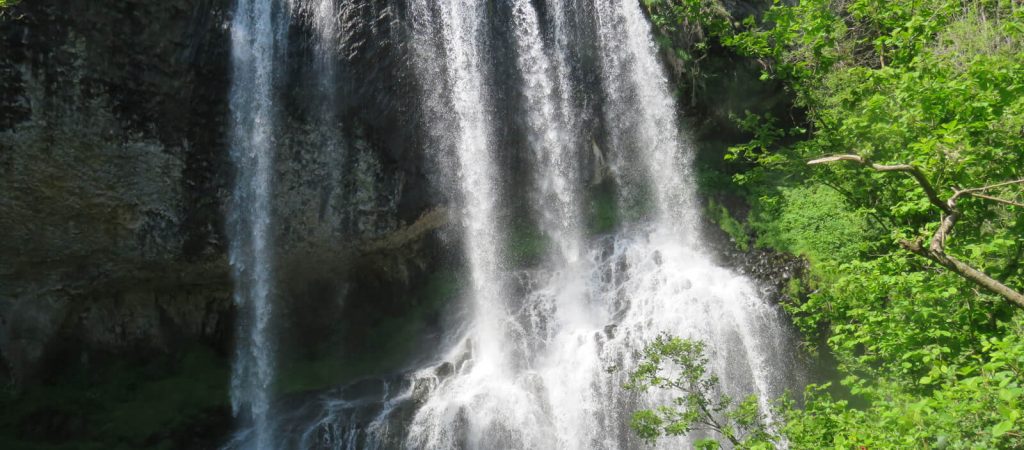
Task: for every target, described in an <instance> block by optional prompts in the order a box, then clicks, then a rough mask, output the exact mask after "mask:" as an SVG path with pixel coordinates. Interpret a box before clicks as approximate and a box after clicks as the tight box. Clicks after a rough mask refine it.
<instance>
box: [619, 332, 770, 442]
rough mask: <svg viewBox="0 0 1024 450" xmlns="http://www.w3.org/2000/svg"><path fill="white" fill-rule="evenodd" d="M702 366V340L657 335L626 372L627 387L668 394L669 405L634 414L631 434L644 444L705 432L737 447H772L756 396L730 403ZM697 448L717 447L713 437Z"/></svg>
mask: <svg viewBox="0 0 1024 450" xmlns="http://www.w3.org/2000/svg"><path fill="white" fill-rule="evenodd" d="M707 363H708V359H707V356H706V355H705V344H704V343H703V342H701V341H697V340H690V339H681V338H678V337H673V336H669V335H662V336H659V337H658V338H657V339H655V340H654V342H651V343H650V344H649V345H648V346H647V347H646V348H645V349H644V351H643V360H642V362H641V363H640V365H639V366H637V368H636V369H634V370H633V371H632V372H630V374H629V383H627V385H626V388H627V389H630V390H633V391H638V392H644V391H647V390H650V389H657V390H661V391H667V392H668V393H669V394H671V395H672V396H673V398H672V401H671V405H662V406H658V407H656V408H654V409H643V410H639V411H636V412H634V413H633V418H632V420H631V421H630V426H631V427H632V428H633V430H634V431H635V432H636V433H637V435H639V436H640V437H641V438H643V439H644V440H646V441H648V442H654V441H655V440H657V439H658V438H659V437H662V436H683V435H686V434H689V433H690V432H693V431H704V432H710V433H714V434H715V435H717V436H720V437H721V438H722V439H725V440H727V441H728V442H729V443H730V444H732V445H733V446H734V447H736V448H772V447H773V446H774V445H775V444H776V442H775V441H774V439H775V437H774V436H772V435H771V434H770V433H769V432H768V430H767V427H766V425H765V420H764V418H763V417H762V415H761V412H760V410H759V407H758V403H757V397H756V396H753V395H751V396H748V397H747V398H744V399H743V400H742V401H740V402H739V403H735V402H734V401H733V400H732V398H730V397H729V396H728V395H725V394H724V393H722V392H721V389H720V388H719V382H718V378H717V377H716V376H714V375H713V374H708V373H707ZM697 446H698V448H704V449H714V448H719V447H720V445H719V443H718V441H717V440H715V439H714V438H708V439H704V440H701V441H699V442H698V443H697Z"/></svg>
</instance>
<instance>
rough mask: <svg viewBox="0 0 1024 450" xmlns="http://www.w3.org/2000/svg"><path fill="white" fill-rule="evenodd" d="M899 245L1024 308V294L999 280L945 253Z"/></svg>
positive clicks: (906, 244)
mask: <svg viewBox="0 0 1024 450" xmlns="http://www.w3.org/2000/svg"><path fill="white" fill-rule="evenodd" d="M900 245H901V246H902V247H903V248H905V249H907V250H908V251H910V252H911V253H914V254H916V255H919V256H922V257H925V258H928V259H930V260H932V261H935V262H937V263H939V264H940V265H941V266H943V267H945V268H947V269H949V270H952V271H953V272H955V273H956V274H957V275H960V276H961V277H964V278H966V279H967V280H969V281H971V282H973V283H974V284H977V285H978V286H981V287H983V288H985V289H987V290H988V291H989V292H992V293H994V294H998V295H999V296H1001V297H1003V298H1005V299H1007V300H1009V301H1010V302H1011V303H1013V304H1014V305H1015V306H1017V307H1018V308H1024V294H1021V293H1020V292H1017V291H1016V290H1014V289H1012V288H1010V287H1008V286H1006V285H1005V284H1003V283H1001V282H999V280H996V279H995V278H992V277H990V276H988V275H987V274H985V273H984V272H982V271H980V270H978V269H975V268H974V267H971V266H969V265H967V264H965V263H963V262H962V261H960V260H958V259H956V258H954V257H952V256H950V255H948V254H946V253H937V252H935V251H934V249H931V248H924V247H923V246H921V244H920V243H919V242H911V241H902V242H900Z"/></svg>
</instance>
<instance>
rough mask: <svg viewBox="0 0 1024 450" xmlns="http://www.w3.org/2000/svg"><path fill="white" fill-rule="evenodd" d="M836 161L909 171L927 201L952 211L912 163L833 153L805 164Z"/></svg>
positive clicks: (886, 170) (887, 169)
mask: <svg viewBox="0 0 1024 450" xmlns="http://www.w3.org/2000/svg"><path fill="white" fill-rule="evenodd" d="M836 161H851V162H855V163H857V164H860V165H862V166H865V167H868V168H871V169H875V170H877V171H879V172H906V173H909V174H910V176H912V177H914V179H915V180H917V184H919V185H921V189H924V193H925V195H927V196H928V201H930V202H931V203H932V204H933V205H935V207H937V208H939V209H941V210H942V211H943V212H945V213H946V214H949V213H950V212H952V211H951V208H950V207H949V205H947V204H946V202H944V201H942V200H941V199H939V195H938V193H937V192H936V191H935V188H933V187H932V184H931V183H930V182H929V181H928V177H926V176H925V175H924V172H922V171H921V169H918V168H917V166H913V165H910V164H895V165H883V164H875V163H873V162H871V161H869V160H868V159H867V158H865V157H863V156H860V155H835V156H828V157H825V158H818V159H815V160H812V161H809V162H808V163H807V164H808V165H811V166H815V165H818V164H828V163H832V162H836Z"/></svg>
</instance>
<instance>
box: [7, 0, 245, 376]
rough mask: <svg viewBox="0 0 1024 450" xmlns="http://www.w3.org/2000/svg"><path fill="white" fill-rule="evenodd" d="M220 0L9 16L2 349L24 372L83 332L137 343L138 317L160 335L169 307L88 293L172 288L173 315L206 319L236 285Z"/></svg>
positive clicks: (96, 339) (30, 5) (123, 294)
mask: <svg viewBox="0 0 1024 450" xmlns="http://www.w3.org/2000/svg"><path fill="white" fill-rule="evenodd" d="M218 3H221V4H215V3H214V2H210V1H194V2H185V1H182V2H142V1H129V2H118V4H116V5H115V4H108V3H98V2H73V3H72V4H67V3H66V2H58V1H39V2H23V3H22V4H21V5H18V6H17V7H14V8H12V9H10V10H8V11H5V12H4V17H3V21H2V23H0V36H2V37H3V40H4V42H3V44H2V45H0V48H2V50H0V100H2V105H0V192H3V195H2V196H0V255H2V258H0V323H2V324H3V325H4V326H2V327H0V356H2V359H3V363H4V364H5V365H6V366H7V368H8V371H9V373H10V375H11V376H12V377H13V378H14V379H15V380H16V381H19V380H22V379H25V378H27V377H29V376H31V375H32V374H33V373H34V372H35V370H36V369H38V368H39V367H38V363H39V362H40V361H41V360H43V359H45V354H46V353H47V352H49V351H51V350H52V349H51V347H52V346H53V345H54V343H55V342H56V341H55V339H56V337H57V336H58V335H60V334H62V333H68V332H70V329H71V328H73V329H75V330H77V331H76V332H75V333H76V334H77V337H79V338H80V339H79V340H80V341H81V342H88V343H91V344H95V346H96V347H99V348H108V347H109V348H119V347H123V346H125V345H129V344H131V345H134V344H136V343H138V342H137V341H138V340H139V336H138V333H136V332H134V331H132V330H133V328H134V329H138V331H139V332H145V333H159V331H156V330H159V327H152V328H149V325H151V323H148V322H149V321H151V319H152V318H153V317H156V316H158V315H159V314H161V307H159V306H158V302H148V303H147V302H141V303H140V302H135V301H131V300H129V301H128V303H131V304H133V305H134V306H133V307H131V308H128V309H130V310H131V313H126V314H128V315H130V316H132V317H128V316H120V314H121V313H120V312H115V311H113V310H106V311H103V312H99V311H93V312H92V313H86V312H82V311H83V308H84V309H85V310H89V307H87V306H84V305H86V304H95V305H100V304H102V303H103V302H105V301H109V300H104V299H114V298H120V299H133V298H135V297H137V294H136V293H135V292H138V291H140V290H143V291H144V289H145V288H144V287H140V286H146V285H153V284H162V285H165V286H170V287H169V288H168V290H169V292H168V290H164V291H163V292H162V294H163V295H169V296H177V297H178V298H181V299H182V301H181V302H180V305H179V303H177V302H170V303H167V305H166V306H165V307H163V308H162V309H163V311H164V312H166V313H168V314H171V315H172V316H174V315H177V316H180V317H181V320H183V322H182V323H181V324H180V325H181V327H182V328H183V329H184V330H193V329H194V328H195V327H194V324H191V323H185V322H188V321H189V320H190V319H189V318H185V317H184V316H182V314H180V312H181V311H185V310H190V309H195V308H198V307H202V305H205V304H207V299H206V298H204V297H207V295H206V293H203V291H204V290H207V289H208V290H209V294H210V296H213V293H214V292H215V291H223V290H224V288H223V286H224V283H225V281H226V270H225V268H224V263H223V260H224V259H223V257H222V256H221V253H222V248H223V238H222V233H221V231H220V229H221V228H222V227H221V225H220V213H219V208H220V201H219V200H218V197H219V196H220V194H219V193H220V192H221V191H223V189H224V187H223V185H224V181H225V180H229V179H230V178H228V177H226V176H225V175H227V167H226V165H225V159H224V152H223V150H222V148H223V137H222V135H221V134H222V133H221V130H222V129H223V123H224V122H225V119H226V106H225V105H226V97H225V95H226V94H225V92H226V86H227V78H226V74H227V66H226V64H225V61H226V54H227V51H228V49H227V47H226V45H227V40H226V39H225V37H226V30H225V28H224V20H225V7H226V6H227V5H226V3H227V2H218ZM172 280H177V281H180V282H184V283H190V284H193V285H196V286H198V287H193V288H189V290H191V291H193V292H200V294H198V295H195V294H194V295H189V294H186V291H185V290H184V289H182V288H180V287H179V285H178V284H179V283H176V282H175V281H172ZM150 292H151V294H152V292H153V291H152V290H151V291H150ZM97 307H98V308H103V307H100V306H97ZM115 309H117V308H115ZM179 309H180V310H181V311H179ZM75 313H81V314H84V315H85V316H83V317H73V314H75ZM90 314H91V315H92V317H91V318H90V317H88V316H89V315H90ZM118 321H120V322H122V323H121V325H119V326H114V325H112V324H111V323H112V322H118ZM133 321H135V323H134V324H133V323H132V322H133ZM111 327H114V328H120V331H115V330H112V329H111ZM145 328H149V330H145V331H143V329H145ZM184 334H186V335H187V334H193V333H184ZM201 334H202V333H196V336H199V335H201ZM147 339H149V340H150V341H151V342H156V341H162V340H167V339H170V337H169V336H150V337H148V338H147Z"/></svg>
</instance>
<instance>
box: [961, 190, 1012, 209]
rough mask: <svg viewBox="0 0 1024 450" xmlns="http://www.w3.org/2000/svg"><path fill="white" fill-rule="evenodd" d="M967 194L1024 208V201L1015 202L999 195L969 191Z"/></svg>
mask: <svg viewBox="0 0 1024 450" xmlns="http://www.w3.org/2000/svg"><path fill="white" fill-rule="evenodd" d="M967 195H970V196H971V197H978V198H983V199H985V200H991V201H993V202H996V203H1002V204H1004V205H1010V206H1016V207H1019V208H1024V203H1020V202H1015V201H1013V200H1006V199H1003V198H999V197H993V196H991V195H985V194H977V193H969V194H967Z"/></svg>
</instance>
